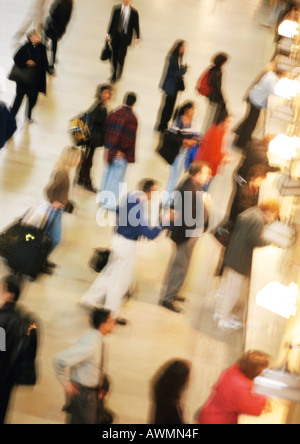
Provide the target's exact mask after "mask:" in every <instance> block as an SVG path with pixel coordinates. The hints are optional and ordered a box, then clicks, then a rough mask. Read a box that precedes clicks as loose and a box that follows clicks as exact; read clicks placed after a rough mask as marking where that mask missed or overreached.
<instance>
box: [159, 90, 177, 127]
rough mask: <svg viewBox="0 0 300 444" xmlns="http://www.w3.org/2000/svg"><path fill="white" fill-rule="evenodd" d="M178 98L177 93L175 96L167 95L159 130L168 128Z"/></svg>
mask: <svg viewBox="0 0 300 444" xmlns="http://www.w3.org/2000/svg"><path fill="white" fill-rule="evenodd" d="M176 99H177V94H176V96H175V97H173V96H168V95H165V102H164V104H163V109H162V112H161V117H160V123H159V126H158V128H157V129H158V131H161V132H163V131H165V130H166V129H167V128H168V124H169V122H170V120H171V118H172V116H173V112H174V108H175V103H176Z"/></svg>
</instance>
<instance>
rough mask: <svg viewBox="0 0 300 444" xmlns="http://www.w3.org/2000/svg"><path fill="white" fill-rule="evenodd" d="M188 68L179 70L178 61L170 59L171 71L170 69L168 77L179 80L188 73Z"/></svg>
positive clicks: (173, 58)
mask: <svg viewBox="0 0 300 444" xmlns="http://www.w3.org/2000/svg"><path fill="white" fill-rule="evenodd" d="M186 71H187V68H186V67H184V68H178V61H177V59H176V58H175V57H173V56H172V57H170V61H169V69H168V76H169V77H173V78H177V79H179V78H180V77H182V76H184V74H185V73H186Z"/></svg>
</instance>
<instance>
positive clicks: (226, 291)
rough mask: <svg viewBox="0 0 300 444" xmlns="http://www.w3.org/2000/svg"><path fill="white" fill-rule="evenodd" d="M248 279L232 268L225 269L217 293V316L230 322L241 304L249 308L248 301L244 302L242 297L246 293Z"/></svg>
mask: <svg viewBox="0 0 300 444" xmlns="http://www.w3.org/2000/svg"><path fill="white" fill-rule="evenodd" d="M247 282H248V278H247V277H246V276H244V275H242V274H240V273H237V272H236V271H234V270H232V268H228V267H226V268H225V269H224V272H223V275H222V278H221V282H220V286H219V288H218V290H217V293H216V300H217V304H216V314H218V315H219V316H220V317H222V318H224V319H227V320H229V319H230V318H231V317H232V315H233V313H234V309H235V308H236V307H237V305H238V304H239V303H243V306H245V308H247V301H246V300H244V301H242V296H243V295H244V294H245V293H246V288H245V286H246V284H247Z"/></svg>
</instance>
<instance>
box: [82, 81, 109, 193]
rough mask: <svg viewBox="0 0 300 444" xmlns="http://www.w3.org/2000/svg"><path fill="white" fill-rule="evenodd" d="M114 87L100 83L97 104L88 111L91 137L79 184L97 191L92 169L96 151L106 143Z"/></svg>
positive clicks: (84, 157)
mask: <svg viewBox="0 0 300 444" xmlns="http://www.w3.org/2000/svg"><path fill="white" fill-rule="evenodd" d="M111 95H112V88H111V86H110V85H100V86H98V87H97V92H96V99H97V102H96V104H95V105H94V106H93V107H92V108H91V110H90V111H88V115H89V128H90V130H91V136H92V137H91V139H90V140H89V141H88V143H87V144H86V146H85V151H84V154H83V158H82V162H81V165H80V168H79V174H78V182H77V183H78V185H82V186H83V187H84V188H85V189H86V190H88V191H91V192H93V193H96V190H95V188H94V186H93V183H92V179H91V169H92V166H93V158H94V153H95V150H96V148H97V147H102V146H103V144H104V128H105V121H106V118H107V104H108V102H109V100H110V99H111Z"/></svg>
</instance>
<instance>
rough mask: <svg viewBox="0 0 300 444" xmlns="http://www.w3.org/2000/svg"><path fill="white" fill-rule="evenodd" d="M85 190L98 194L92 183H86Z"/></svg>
mask: <svg viewBox="0 0 300 444" xmlns="http://www.w3.org/2000/svg"><path fill="white" fill-rule="evenodd" d="M83 188H85V189H86V190H87V191H90V192H91V193H97V190H96V189H95V188H94V187H93V185H92V184H91V182H86V183H84V184H83Z"/></svg>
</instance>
